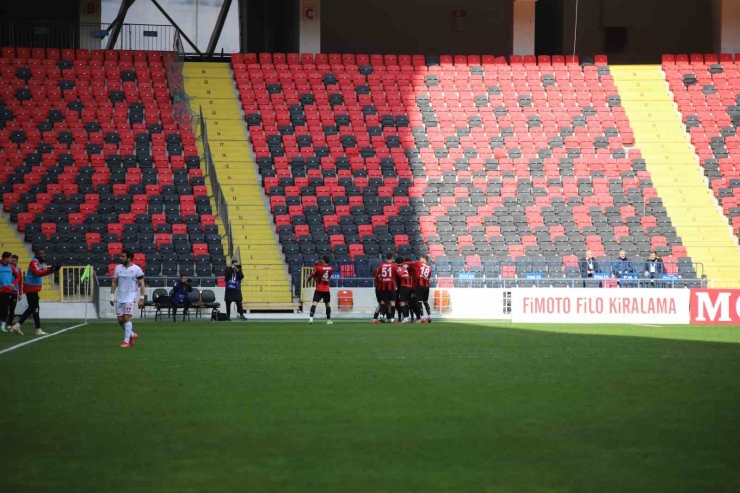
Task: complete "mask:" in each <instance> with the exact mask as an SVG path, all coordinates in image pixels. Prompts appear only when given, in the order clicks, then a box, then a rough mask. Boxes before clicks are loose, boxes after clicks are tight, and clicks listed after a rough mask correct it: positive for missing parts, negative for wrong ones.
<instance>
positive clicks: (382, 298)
mask: <svg viewBox="0 0 740 493" xmlns="http://www.w3.org/2000/svg"><path fill="white" fill-rule="evenodd" d="M374 278H375V298H376V299H377V300H378V303H379V304H380V309H379V311H378V313H379V315H380V317H381V319H383V318H385V317H386V315H387V316H388V317H389V318H390V319H391V320H392V319H393V302H394V301H396V264H394V263H393V254H392V253H387V254H386V255H385V260H384V261H383V263H382V264H380V265H379V266H378V268H377V269H376V270H375V276H374Z"/></svg>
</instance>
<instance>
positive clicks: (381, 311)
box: [378, 304, 385, 317]
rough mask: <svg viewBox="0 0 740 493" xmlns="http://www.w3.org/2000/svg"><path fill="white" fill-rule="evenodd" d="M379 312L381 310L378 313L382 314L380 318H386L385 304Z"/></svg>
mask: <svg viewBox="0 0 740 493" xmlns="http://www.w3.org/2000/svg"><path fill="white" fill-rule="evenodd" d="M378 310H379V311H378V313H380V316H381V317H385V304H381V305H380V308H379V309H378Z"/></svg>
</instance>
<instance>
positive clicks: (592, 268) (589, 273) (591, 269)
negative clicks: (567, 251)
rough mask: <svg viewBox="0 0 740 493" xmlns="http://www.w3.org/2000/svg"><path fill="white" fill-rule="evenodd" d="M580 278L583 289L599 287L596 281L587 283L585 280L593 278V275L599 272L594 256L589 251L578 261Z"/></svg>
mask: <svg viewBox="0 0 740 493" xmlns="http://www.w3.org/2000/svg"><path fill="white" fill-rule="evenodd" d="M580 268H581V277H582V278H583V287H590V288H593V287H597V286H599V282H598V281H587V280H586V279H589V278H591V279H592V278H593V277H594V274H595V273H597V272H600V271H599V263H598V262H596V259H595V258H594V254H593V253H592V252H591V250H587V251H586V256H585V257H583V258H582V259H581V261H580Z"/></svg>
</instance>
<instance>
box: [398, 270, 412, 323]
mask: <svg viewBox="0 0 740 493" xmlns="http://www.w3.org/2000/svg"><path fill="white" fill-rule="evenodd" d="M396 276H397V277H398V305H399V311H400V317H399V318H403V321H404V322H408V320H409V306H408V302H409V296H410V294H411V288H412V286H413V281H412V280H411V276H410V275H409V271H408V270H407V269H406V266H405V265H403V259H399V261H398V263H397V264H396Z"/></svg>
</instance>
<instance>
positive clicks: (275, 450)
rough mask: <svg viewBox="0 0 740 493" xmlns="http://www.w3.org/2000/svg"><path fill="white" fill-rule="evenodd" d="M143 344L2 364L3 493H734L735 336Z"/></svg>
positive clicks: (343, 326)
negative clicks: (304, 492)
mask: <svg viewBox="0 0 740 493" xmlns="http://www.w3.org/2000/svg"><path fill="white" fill-rule="evenodd" d="M656 323H658V322H656ZM70 325H74V323H70V322H64V323H55V324H46V325H45V329H46V330H47V331H48V332H54V331H56V330H59V329H62V328H64V327H69V326H70ZM25 328H26V330H27V332H31V331H30V327H25ZM135 330H137V331H138V332H139V333H140V335H141V337H140V339H139V342H138V343H137V345H136V346H135V347H134V348H130V349H120V348H118V347H117V346H118V344H119V343H120V341H121V334H122V333H121V330H120V328H119V327H118V326H117V324H116V323H115V322H95V323H91V324H90V325H88V326H84V327H80V328H77V329H74V330H71V331H68V332H65V333H63V334H60V335H58V336H54V337H49V338H46V339H43V340H40V341H38V342H36V343H32V344H29V345H26V346H24V347H20V348H18V349H16V350H13V351H11V352H7V353H5V354H0V372H1V373H2V375H3V377H2V378H3V382H2V386H1V388H2V399H1V401H0V402H1V403H0V430H2V431H1V432H0V461H1V462H0V491H3V492H16V491H17V492H23V493H27V492H42V491H43V492H54V493H63V492H75V493H82V492H88V491H89V492H107V493H112V492H158V493H165V492H172V493H186V492H226V491H229V492H231V491H240V492H244V491H248V492H250V493H256V492H303V491H306V492H425V493H432V492H458V491H459V492H496V493H509V492H511V493H522V492H583V493H593V492H599V493H609V492H614V493H617V492H618V493H639V492H646V493H647V492H650V493H656V492H671V493H676V492H691V493H696V492H735V491H737V490H738V484H739V481H740V468H739V467H738V466H740V447H739V446H738V445H739V444H740V327H688V326H687V327H636V326H578V327H566V326H514V325H511V324H506V323H490V322H465V323H452V322H444V323H443V322H435V323H433V324H431V325H371V324H369V323H368V322H354V321H353V322H348V321H342V320H341V319H340V320H337V321H336V322H335V324H334V325H333V326H326V325H325V324H323V323H318V324H315V325H313V326H311V327H309V326H308V325H306V324H305V322H301V323H298V322H289V323H287V322H283V323H281V322H251V321H250V322H247V323H237V322H232V323H210V322H195V321H193V322H189V323H178V324H176V325H175V324H172V323H159V324H154V323H152V322H147V323H141V322H139V321H138V320H136V321H135ZM33 337H34V336H32V335H26V336H25V337H23V338H20V337H17V336H10V335H6V334H2V337H0V350H2V349H5V348H8V347H10V346H13V345H14V344H18V343H19V342H22V341H27V340H31V339H32V338H33Z"/></svg>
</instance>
